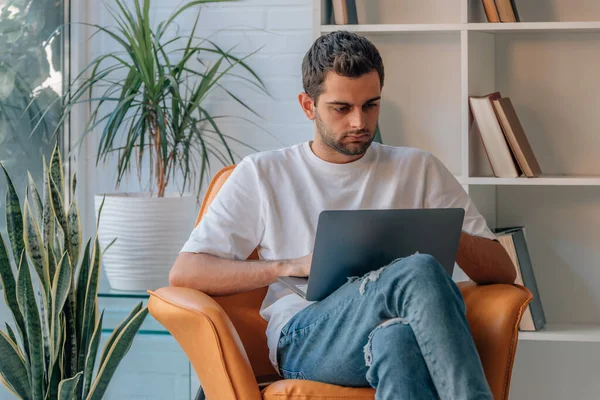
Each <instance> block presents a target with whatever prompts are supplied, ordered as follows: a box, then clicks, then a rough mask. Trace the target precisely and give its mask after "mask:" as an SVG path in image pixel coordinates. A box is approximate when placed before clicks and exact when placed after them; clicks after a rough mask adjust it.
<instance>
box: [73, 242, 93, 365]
mask: <svg viewBox="0 0 600 400" xmlns="http://www.w3.org/2000/svg"><path fill="white" fill-rule="evenodd" d="M90 244H91V239H88V241H87V243H86V245H85V250H84V251H83V258H82V260H81V266H80V267H79V274H78V276H77V289H76V290H75V295H76V297H77V298H76V306H75V310H76V311H77V316H76V318H75V319H76V327H77V328H76V330H77V343H78V344H79V348H80V349H83V348H84V347H83V342H82V341H81V333H82V332H83V329H82V326H83V318H84V312H83V311H84V307H85V299H86V290H87V282H88V278H89V276H90V267H91V263H90ZM83 365H84V364H83V360H82V358H80V359H79V363H78V366H79V370H81V369H83Z"/></svg>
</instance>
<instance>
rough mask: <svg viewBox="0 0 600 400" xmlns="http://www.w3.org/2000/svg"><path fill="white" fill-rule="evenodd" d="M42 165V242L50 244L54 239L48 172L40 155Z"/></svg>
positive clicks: (44, 160)
mask: <svg viewBox="0 0 600 400" xmlns="http://www.w3.org/2000/svg"><path fill="white" fill-rule="evenodd" d="M42 158H43V163H44V190H43V191H42V203H43V208H42V221H43V222H42V225H43V228H42V241H43V242H44V243H52V240H51V238H54V219H55V218H54V211H53V210H52V199H51V191H50V171H49V170H48V167H47V166H46V158H45V157H44V156H43V155H42Z"/></svg>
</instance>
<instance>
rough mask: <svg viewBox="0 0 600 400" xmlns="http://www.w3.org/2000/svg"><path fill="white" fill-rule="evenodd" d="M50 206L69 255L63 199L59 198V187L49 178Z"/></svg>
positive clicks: (67, 229) (67, 230)
mask: <svg viewBox="0 0 600 400" xmlns="http://www.w3.org/2000/svg"><path fill="white" fill-rule="evenodd" d="M50 205H51V206H52V211H54V215H55V216H56V219H57V220H58V223H59V225H60V227H61V228H62V231H63V233H64V235H65V242H66V245H67V246H66V249H67V251H69V253H70V254H72V253H71V248H70V242H69V235H68V232H69V228H68V222H67V214H66V213H65V207H64V203H63V198H62V196H61V191H60V189H59V187H58V186H57V185H56V182H54V180H53V179H52V178H50Z"/></svg>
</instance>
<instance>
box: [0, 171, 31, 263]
mask: <svg viewBox="0 0 600 400" xmlns="http://www.w3.org/2000/svg"><path fill="white" fill-rule="evenodd" d="M0 167H2V170H3V171H4V176H5V177H6V183H7V185H8V191H7V192H6V229H7V232H8V240H9V241H10V244H11V248H12V254H13V258H14V259H17V258H19V257H20V256H21V253H22V251H23V249H24V248H25V243H24V242H23V214H22V213H21V203H20V202H19V196H17V191H16V190H15V187H14V185H13V183H12V180H11V179H10V176H9V175H8V172H6V169H5V168H4V165H3V164H2V163H0Z"/></svg>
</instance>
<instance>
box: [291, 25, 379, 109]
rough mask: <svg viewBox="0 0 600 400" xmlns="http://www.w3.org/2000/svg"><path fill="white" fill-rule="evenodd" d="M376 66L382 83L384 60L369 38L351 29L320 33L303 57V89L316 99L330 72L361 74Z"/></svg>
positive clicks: (347, 75)
mask: <svg viewBox="0 0 600 400" xmlns="http://www.w3.org/2000/svg"><path fill="white" fill-rule="evenodd" d="M373 70H376V71H377V73H378V74H379V82H380V85H381V87H383V78H384V73H383V60H382V59H381V56H380V55H379V51H378V50H377V48H376V47H375V45H374V44H373V43H371V42H370V41H369V40H368V39H367V38H365V37H363V36H359V35H357V34H356V33H352V32H348V31H335V32H331V33H328V34H326V35H323V36H320V37H319V38H318V39H317V40H315V42H314V43H313V45H312V46H311V47H310V49H309V50H308V52H307V53H306V55H305V56H304V59H303V60H302V85H303V87H304V91H305V92H306V93H308V95H309V96H310V97H311V98H312V99H313V100H314V101H315V102H316V101H317V99H318V97H319V95H320V94H321V92H322V90H323V82H324V81H325V75H326V74H327V72H329V71H332V72H335V73H336V74H338V75H341V76H345V77H348V78H358V77H360V76H362V75H364V74H367V73H369V72H371V71H373Z"/></svg>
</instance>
